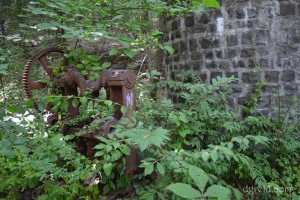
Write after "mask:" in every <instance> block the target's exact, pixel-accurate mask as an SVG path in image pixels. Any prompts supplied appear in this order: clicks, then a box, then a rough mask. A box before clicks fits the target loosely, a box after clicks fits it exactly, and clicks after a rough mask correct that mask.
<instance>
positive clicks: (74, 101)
mask: <svg viewBox="0 0 300 200" xmlns="http://www.w3.org/2000/svg"><path fill="white" fill-rule="evenodd" d="M72 105H73V106H74V107H77V106H78V105H79V102H78V100H77V99H73V100H72Z"/></svg>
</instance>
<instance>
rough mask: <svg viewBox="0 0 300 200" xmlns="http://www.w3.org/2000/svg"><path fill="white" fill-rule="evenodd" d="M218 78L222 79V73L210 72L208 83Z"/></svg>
mask: <svg viewBox="0 0 300 200" xmlns="http://www.w3.org/2000/svg"><path fill="white" fill-rule="evenodd" d="M218 76H220V77H222V72H211V73H210V82H212V79H214V78H217V77H218Z"/></svg>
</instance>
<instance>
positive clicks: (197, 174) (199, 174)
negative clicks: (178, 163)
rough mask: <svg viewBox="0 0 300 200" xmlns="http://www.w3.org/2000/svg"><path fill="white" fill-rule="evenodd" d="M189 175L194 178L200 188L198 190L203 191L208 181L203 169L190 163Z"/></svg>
mask: <svg viewBox="0 0 300 200" xmlns="http://www.w3.org/2000/svg"><path fill="white" fill-rule="evenodd" d="M189 175H190V176H191V178H192V179H193V180H194V182H195V184H196V185H197V187H198V188H199V189H200V191H201V192H202V193H203V192H204V189H205V186H206V184H207V182H208V176H207V175H206V173H205V171H203V170H202V169H201V168H199V167H195V166H192V165H190V166H189Z"/></svg>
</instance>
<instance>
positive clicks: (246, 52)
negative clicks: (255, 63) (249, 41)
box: [241, 49, 255, 58]
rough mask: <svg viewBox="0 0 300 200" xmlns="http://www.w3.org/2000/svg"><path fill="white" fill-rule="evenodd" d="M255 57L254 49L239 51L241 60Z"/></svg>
mask: <svg viewBox="0 0 300 200" xmlns="http://www.w3.org/2000/svg"><path fill="white" fill-rule="evenodd" d="M253 56H255V49H243V50H242V51H241V57H242V58H250V57H253Z"/></svg>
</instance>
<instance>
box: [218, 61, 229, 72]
mask: <svg viewBox="0 0 300 200" xmlns="http://www.w3.org/2000/svg"><path fill="white" fill-rule="evenodd" d="M219 68H220V69H223V70H229V69H230V68H232V66H231V63H230V62H228V61H224V60H222V61H221V62H219Z"/></svg>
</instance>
